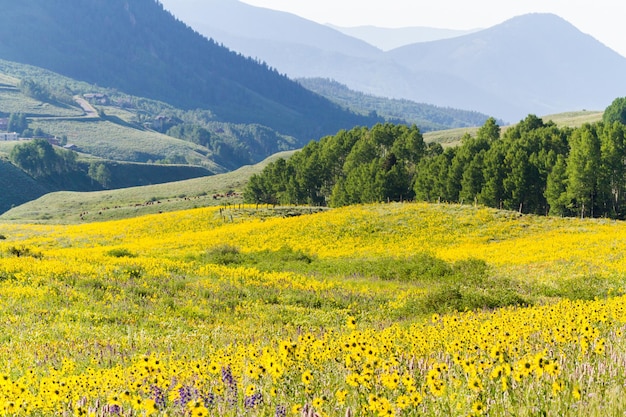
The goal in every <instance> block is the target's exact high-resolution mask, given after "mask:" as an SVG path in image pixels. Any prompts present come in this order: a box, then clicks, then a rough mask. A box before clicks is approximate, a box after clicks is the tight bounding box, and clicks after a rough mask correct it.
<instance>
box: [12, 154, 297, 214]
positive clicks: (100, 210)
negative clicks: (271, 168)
mask: <svg viewBox="0 0 626 417" xmlns="http://www.w3.org/2000/svg"><path fill="white" fill-rule="evenodd" d="M292 153H293V151H289V152H282V153H280V154H276V155H274V156H272V157H270V158H268V159H266V160H265V161H263V162H260V163H259V164H256V165H250V166H244V167H242V168H239V169H238V170H235V171H232V172H229V173H225V174H218V175H214V176H210V177H202V178H195V179H191V180H186V181H177V182H171V183H166V184H157V185H148V186H143V187H132V188H125V189H119V190H108V191H98V192H90V193H79V192H69V191H62V192H56V193H50V194H47V195H45V196H43V197H41V198H39V199H37V200H34V201H30V202H28V203H26V204H23V205H21V206H19V207H16V208H14V209H12V210H10V211H8V212H6V213H4V214H2V215H1V216H0V221H14V222H38V223H77V222H84V221H102V220H115V219H125V218H131V217H136V216H140V215H144V214H154V213H159V212H170V211H176V210H184V209H189V208H195V207H204V206H215V205H222V204H241V203H242V199H241V197H240V196H235V197H230V198H225V197H224V198H222V197H219V198H213V196H214V195H216V194H223V195H225V194H227V193H229V192H239V193H240V192H241V191H243V188H244V187H245V184H246V183H247V181H248V178H250V176H251V175H252V174H254V173H257V172H260V171H261V170H262V169H263V167H265V166H266V165H267V164H268V163H269V162H270V161H272V160H275V159H276V158H279V157H288V156H289V155H291V154H292Z"/></svg>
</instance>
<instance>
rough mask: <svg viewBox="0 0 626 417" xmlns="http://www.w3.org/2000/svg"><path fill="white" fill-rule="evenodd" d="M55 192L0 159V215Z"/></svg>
mask: <svg viewBox="0 0 626 417" xmlns="http://www.w3.org/2000/svg"><path fill="white" fill-rule="evenodd" d="M51 191H53V188H52V187H50V186H45V185H43V184H41V183H38V182H37V181H35V180H34V179H32V178H31V177H29V176H28V175H27V174H26V173H24V172H23V171H22V170H20V169H19V168H17V167H15V166H14V165H13V164H11V163H10V162H9V161H7V160H6V159H4V158H2V157H0V213H4V212H5V211H7V210H9V209H11V208H12V207H17V206H19V205H21V204H24V203H26V202H28V201H31V200H35V199H37V198H39V197H41V196H42V195H44V194H46V193H49V192H51Z"/></svg>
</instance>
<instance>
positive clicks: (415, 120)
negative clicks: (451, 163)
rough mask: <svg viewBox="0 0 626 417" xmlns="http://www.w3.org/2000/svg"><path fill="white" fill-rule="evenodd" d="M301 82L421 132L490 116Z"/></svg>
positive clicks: (476, 122) (317, 80)
mask: <svg viewBox="0 0 626 417" xmlns="http://www.w3.org/2000/svg"><path fill="white" fill-rule="evenodd" d="M298 81H299V82H300V83H301V84H302V85H303V86H305V87H306V88H308V89H309V90H311V91H315V92H316V93H318V94H320V95H322V96H324V97H326V98H328V99H329V100H332V101H334V102H336V103H337V104H339V105H341V106H342V107H347V108H350V109H353V110H354V111H360V112H362V113H364V114H368V113H370V112H376V114H378V115H379V116H382V117H384V118H385V120H388V121H390V122H396V121H400V122H407V123H410V124H415V125H417V127H419V128H420V131H421V132H428V131H433V130H444V129H450V128H459V127H475V126H482V125H483V124H485V121H486V120H487V119H488V118H489V116H487V115H486V114H482V113H478V112H471V111H466V110H458V109H452V108H443V107H437V106H433V105H432V104H424V103H416V102H414V101H410V100H394V99H388V98H384V97H378V96H373V95H368V94H364V93H359V92H357V91H354V90H350V89H349V88H348V87H346V86H345V85H343V84H340V83H338V82H336V81H332V80H329V79H325V78H300V79H298Z"/></svg>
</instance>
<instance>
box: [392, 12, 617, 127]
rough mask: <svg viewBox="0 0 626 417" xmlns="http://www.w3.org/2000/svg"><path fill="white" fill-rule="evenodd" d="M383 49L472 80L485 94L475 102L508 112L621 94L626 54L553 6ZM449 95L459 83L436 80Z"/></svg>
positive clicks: (413, 65)
mask: <svg viewBox="0 0 626 417" xmlns="http://www.w3.org/2000/svg"><path fill="white" fill-rule="evenodd" d="M387 55H388V57H389V58H390V59H392V60H394V61H395V62H398V63H400V64H402V65H403V66H405V67H406V68H409V69H410V70H412V71H416V72H417V71H419V72H424V71H429V72H432V73H438V74H445V75H448V76H452V77H458V78H459V79H463V80H466V81H467V82H470V83H472V84H473V85H474V86H476V88H479V89H481V90H483V91H485V92H486V93H487V94H489V95H495V96H497V97H500V98H501V100H503V101H504V102H505V103H506V104H504V105H505V106H506V107H504V108H500V109H499V108H498V106H496V105H494V104H495V103H492V102H490V99H489V97H488V96H483V97H481V96H478V95H476V96H474V99H475V100H476V106H477V108H480V109H483V111H487V112H490V113H492V114H498V112H501V113H499V114H502V116H503V117H506V118H508V119H509V120H511V119H513V118H515V117H520V116H522V114H520V112H519V111H516V110H515V109H516V108H519V109H520V110H522V111H524V112H532V113H536V114H549V113H556V112H561V111H565V110H579V109H583V108H588V109H603V108H605V107H606V106H608V105H609V104H610V103H611V101H612V100H613V99H614V98H615V97H618V96H623V95H626V79H625V78H624V74H625V73H626V58H624V57H622V56H621V55H619V54H618V53H617V52H615V51H613V50H611V49H609V48H608V47H606V46H604V45H603V44H601V43H600V42H598V41H597V40H595V39H594V38H593V37H591V36H589V35H586V34H583V33H582V32H580V31H579V30H578V29H576V28H575V27H574V26H572V25H571V24H569V23H568V22H566V21H565V20H563V19H561V18H560V17H558V16H555V15H552V14H529V15H524V16H520V17H516V18H513V19H511V20H508V21H506V22H504V23H502V24H500V25H497V26H494V27H492V28H490V29H486V30H483V31H480V32H477V33H473V34H470V35H466V36H462V37H458V38H453V39H446V40H440V41H435V42H427V43H419V44H414V45H409V46H405V47H402V48H398V49H396V50H393V51H390V52H388V53H387ZM440 87H441V88H440V89H441V91H443V92H444V93H445V94H446V95H447V96H448V101H449V102H453V103H458V102H459V101H462V100H466V94H465V92H464V91H461V90H459V91H456V92H455V91H451V90H450V89H447V88H445V86H443V85H441V86H440Z"/></svg>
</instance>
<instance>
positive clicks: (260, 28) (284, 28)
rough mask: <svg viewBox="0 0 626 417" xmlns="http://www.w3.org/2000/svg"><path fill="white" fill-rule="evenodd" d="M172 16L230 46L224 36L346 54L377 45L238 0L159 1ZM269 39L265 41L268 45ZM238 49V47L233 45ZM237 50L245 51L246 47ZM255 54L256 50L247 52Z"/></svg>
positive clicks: (370, 51)
mask: <svg viewBox="0 0 626 417" xmlns="http://www.w3.org/2000/svg"><path fill="white" fill-rule="evenodd" d="M162 3H163V4H164V5H165V7H166V8H167V9H168V10H169V11H170V12H171V13H172V14H174V16H176V17H178V18H179V19H181V20H182V21H184V22H186V23H187V24H189V25H190V26H192V27H193V28H195V29H196V30H198V31H199V32H200V33H202V34H204V35H206V36H208V37H212V38H214V39H216V40H217V41H219V42H224V43H226V45H227V46H229V47H234V46H235V45H234V44H231V43H229V42H226V40H229V41H230V40H238V41H240V42H242V43H241V44H239V45H236V46H239V47H243V46H244V45H245V44H244V43H243V42H244V41H245V42H247V41H250V40H256V41H259V44H262V42H263V41H271V42H277V43H278V44H284V45H287V44H293V45H300V46H306V47H311V48H317V49H320V46H323V47H322V48H321V49H323V50H324V51H328V52H335V53H340V54H345V55H349V56H361V57H374V56H377V55H379V54H380V52H381V51H380V50H379V49H377V48H376V47H374V46H372V45H370V44H368V43H367V42H364V41H361V40H359V39H357V38H355V37H352V36H348V35H344V34H343V33H341V32H340V31H338V30H336V29H333V28H330V27H327V26H324V25H320V24H317V23H315V22H312V21H310V20H307V19H304V18H301V17H298V16H296V15H293V14H290V13H284V12H279V11H276V10H271V9H266V8H262V7H256V6H252V5H249V4H246V3H243V2H240V1H237V0H165V1H163V2H162ZM270 44H271V43H268V45H270ZM235 49H237V48H235ZM237 50H238V51H239V52H242V53H245V52H246V51H240V50H239V49H237ZM246 55H249V56H252V57H254V56H255V54H246Z"/></svg>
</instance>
